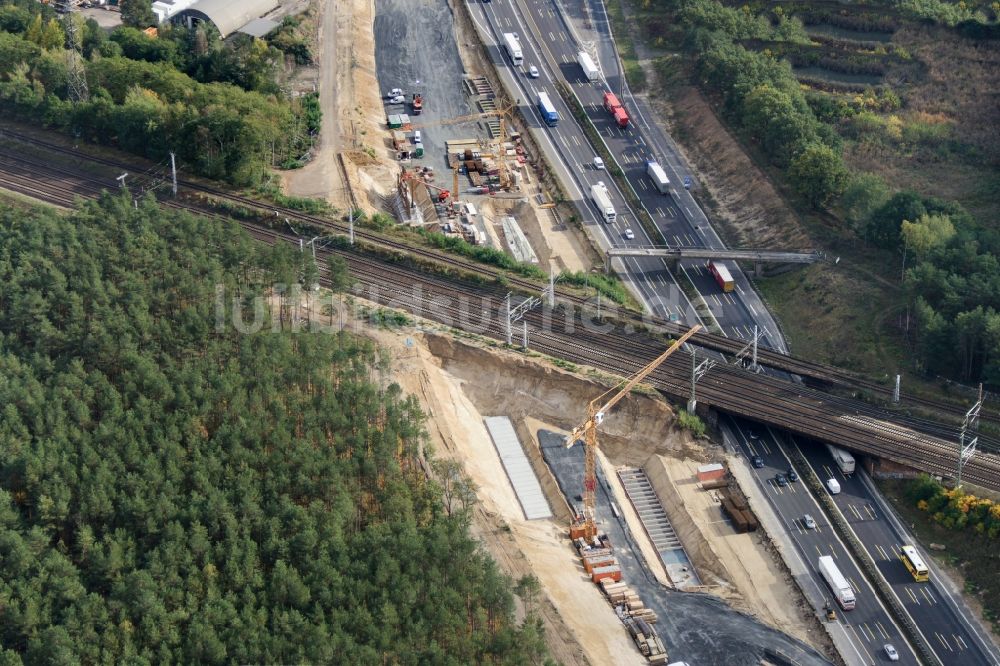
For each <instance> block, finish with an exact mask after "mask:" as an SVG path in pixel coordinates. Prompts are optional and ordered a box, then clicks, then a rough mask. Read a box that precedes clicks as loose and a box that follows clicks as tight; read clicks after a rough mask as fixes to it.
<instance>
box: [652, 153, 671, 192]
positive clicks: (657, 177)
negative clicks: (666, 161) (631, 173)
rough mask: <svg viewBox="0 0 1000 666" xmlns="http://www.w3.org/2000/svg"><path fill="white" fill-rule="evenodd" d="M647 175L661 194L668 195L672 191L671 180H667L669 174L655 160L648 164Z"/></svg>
mask: <svg viewBox="0 0 1000 666" xmlns="http://www.w3.org/2000/svg"><path fill="white" fill-rule="evenodd" d="M646 175H647V176H649V179H650V180H651V181H653V185H655V186H656V189H657V190H659V191H660V194H667V193H668V192H669V191H670V179H669V178H667V172H666V171H664V170H663V167H661V166H660V165H659V164H658V163H657V162H654V161H653V160H650V161H648V162H646Z"/></svg>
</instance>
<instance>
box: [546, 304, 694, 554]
mask: <svg viewBox="0 0 1000 666" xmlns="http://www.w3.org/2000/svg"><path fill="white" fill-rule="evenodd" d="M701 328H702V327H701V325H700V324H696V325H695V326H692V327H691V329H690V330H688V332H687V333H685V334H684V335H682V336H681V337H680V338H678V339H677V340H676V341H675V342H674V343H673V344H672V345H670V347H668V348H667V350H666V351H665V352H663V353H662V354H660V355H659V356H658V357H657V358H656V359H654V360H653V361H652V362H651V363H649V365H647V366H646V367H644V368H642V369H641V370H639V372H637V373H635V375H633V376H632V378H631V379H628V380H625V381H624V382H623V383H622V384H619V386H616V387H615V388H612V389H608V390H607V391H605V392H604V393H602V394H601V395H599V396H597V397H596V398H594V399H593V400H591V401H590V404H588V405H587V420H586V421H584V422H583V423H582V424H581V425H579V426H577V427H576V428H573V431H572V432H571V433H570V434H569V437H567V438H566V448H570V447H572V446H573V445H574V444H575V443H576V442H577V441H578V440H580V439H582V440H583V445H584V456H583V459H584V468H583V513H582V514H580V515H577V516H575V517H574V519H573V524H572V525H570V528H569V536H570V538H571V539H579V538H581V537H582V538H584V539H586V540H587V541H588V542H589V541H591V540H592V539H593V538H594V537H595V536H597V521H596V519H595V515H594V506H595V499H596V497H595V493H596V491H597V426H599V425H601V423H603V422H604V417H605V416H606V415H607V413H608V411H610V410H611V408H613V407H614V406H615V405H617V404H618V402H619V401H621V399H622V398H624V397H625V396H626V395H628V393H629V391H631V390H632V389H634V388H635V387H636V386H637V385H638V384H639V382H641V381H642V380H643V379H645V378H646V377H647V376H648V375H649V374H650V373H651V372H653V370H656V368H658V367H659V366H660V364H661V363H663V362H664V361H665V360H667V357H669V356H670V355H671V354H673V353H674V352H675V351H677V350H678V349H680V347H681V345H683V344H684V343H685V342H687V340H688V338H690V337H691V336H692V335H694V334H695V333H697V332H698V331H699V330H700V329H701ZM619 387H620V388H619ZM611 393H614V395H612V396H611V397H610V398H607V400H606V401H605V397H606V396H607V395H609V394H611ZM602 401H604V404H601V402H602Z"/></svg>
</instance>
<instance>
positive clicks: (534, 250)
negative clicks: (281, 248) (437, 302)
mask: <svg viewBox="0 0 1000 666" xmlns="http://www.w3.org/2000/svg"><path fill="white" fill-rule="evenodd" d="M354 9H355V13H354V15H353V16H352V17H345V16H338V17H337V18H336V22H332V20H331V23H330V24H329V25H330V29H331V33H330V34H331V37H330V38H329V41H328V44H336V49H337V51H338V52H340V42H337V41H336V40H337V39H344V38H345V37H346V36H347V35H351V40H352V42H353V51H352V52H351V58H353V59H354V60H355V61H357V63H358V65H357V66H355V67H352V68H350V69H349V70H348V71H342V70H341V71H337V72H336V74H335V78H334V79H333V80H336V81H337V84H336V85H337V87H338V89H341V90H346V91H353V92H354V93H355V94H354V95H353V96H352V97H351V101H350V102H347V104H349V105H350V106H346V107H345V105H344V104H343V102H345V101H346V100H341V99H340V98H339V97H337V98H335V101H336V103H337V105H338V108H339V109H340V111H339V113H338V119H337V120H338V122H337V126H336V127H337V129H338V130H339V142H338V144H339V145H338V146H337V148H340V149H342V150H341V152H340V159H341V160H342V161H343V163H344V165H345V167H346V168H345V170H344V172H345V173H344V177H345V179H346V180H347V181H348V183H349V185H348V187H347V189H350V190H351V191H353V196H354V197H356V199H355V200H356V202H357V204H358V205H359V206H360V207H361V208H363V209H365V210H368V211H371V212H375V211H379V210H382V211H389V212H391V213H392V215H393V216H394V217H395V218H396V219H397V221H398V222H399V223H400V224H403V225H409V226H412V227H416V228H421V229H426V230H428V231H435V232H440V233H443V234H446V235H451V236H455V237H461V238H463V239H464V240H466V241H467V242H469V243H471V244H475V245H482V246H486V247H491V248H495V249H498V250H501V251H505V252H507V253H509V254H511V256H512V257H514V258H515V259H517V260H519V261H522V262H527V263H533V264H538V265H539V266H540V267H541V268H543V269H544V270H554V271H557V272H558V271H559V270H564V269H568V270H574V271H578V270H588V269H590V268H591V267H592V266H594V265H595V264H596V263H597V262H599V261H600V260H601V258H600V256H599V255H598V254H597V253H595V252H593V251H592V250H590V249H589V248H588V245H589V243H588V242H587V241H586V240H585V239H582V238H578V237H577V236H576V232H575V231H574V230H573V229H572V228H571V227H570V226H568V225H567V224H566V222H565V220H563V219H561V218H560V211H559V210H558V209H557V207H556V206H555V205H554V202H553V201H552V198H551V194H550V192H551V191H552V188H551V182H550V181H549V179H550V178H551V175H550V174H548V173H546V168H545V163H544V160H542V159H540V155H539V154H538V153H537V147H536V146H535V145H534V143H533V141H532V139H531V137H530V135H528V134H527V133H526V132H524V131H523V129H524V128H522V127H519V123H520V120H519V118H518V116H517V115H516V114H515V113H514V107H515V106H516V105H517V102H518V101H519V100H511V99H509V98H507V96H506V95H505V93H504V92H503V91H502V90H500V89H498V88H499V86H498V84H497V83H496V82H495V80H494V79H493V78H492V74H493V72H492V71H491V68H490V67H489V64H488V59H486V58H485V57H484V54H483V53H482V52H481V51H480V50H477V49H475V48H469V44H470V43H472V40H473V37H472V31H471V26H469V25H467V24H466V23H465V22H464V18H463V16H462V15H461V14H460V13H455V12H454V11H453V9H452V8H451V7H450V6H449V4H448V2H447V0H432V1H430V2H426V3H423V4H422V7H421V12H412V11H411V8H410V6H409V4H408V3H406V2H404V1H403V0H376V1H375V2H374V3H369V2H367V1H365V0H356V1H355V2H354ZM366 21H372V23H370V24H369V25H373V26H374V27H373V32H372V34H371V35H370V36H369V37H368V39H364V32H365V30H364V28H363V26H364V25H365V22H366ZM324 22H326V21H324ZM455 26H457V28H458V40H457V41H458V45H460V46H461V48H458V47H457V46H456V40H454V39H451V38H450V35H445V33H446V32H448V33H450V32H451V30H452V29H453V28H454V27H455ZM358 32H360V33H362V34H361V35H360V36H359V35H358V34H357V33H358ZM413 34H420V35H421V43H416V42H414V40H412V39H409V38H408V36H409V35H413ZM446 37H448V38H446ZM369 40H370V41H369ZM428 40H429V41H430V42H436V43H439V44H440V45H441V48H440V49H433V50H429V49H426V48H424V46H422V43H423V42H426V41H428ZM369 47H370V48H371V51H370V52H369V51H366V48H369ZM368 58H371V60H367V59H368ZM366 64H371V65H373V68H372V69H369V68H368V67H367V66H366ZM372 73H374V74H375V75H374V76H372ZM324 76H331V77H333V76H334V75H331V74H325V75H324ZM373 155H374V156H373ZM321 166H322V164H317V165H316V166H315V167H313V169H314V170H315V171H314V173H313V174H310V172H309V170H308V169H309V168H307V170H304V173H300V174H296V177H297V178H300V179H301V180H300V181H299V182H298V183H295V182H292V183H291V184H290V186H289V189H290V191H293V192H295V191H298V192H300V193H310V194H312V193H314V192H315V191H316V189H315V187H316V186H315V183H314V181H315V173H319V171H318V170H319V169H320V168H321ZM323 175H332V174H326V173H325V172H324V173H323ZM303 176H304V178H303ZM310 179H312V180H310ZM307 183H308V184H307ZM297 188H298V189H297ZM343 191H344V190H342V189H338V187H337V185H336V184H333V185H332V186H330V193H331V194H330V196H331V198H332V199H334V200H336V199H337V197H338V196H342V193H343ZM421 329H423V332H422V333H417V334H413V333H410V332H405V333H393V332H389V331H381V330H375V329H370V328H364V327H363V328H362V332H363V333H364V334H365V335H369V336H372V337H374V338H376V339H377V340H378V342H379V344H380V345H383V346H386V347H388V348H389V349H390V350H394V351H395V353H394V358H395V361H394V364H393V365H394V367H393V372H392V374H393V378H394V380H395V381H397V382H398V383H399V384H400V385H401V386H402V387H403V388H404V390H406V391H407V392H410V393H412V394H413V395H415V396H417V398H418V399H419V400H420V401H421V404H422V406H423V408H424V410H425V411H426V412H427V413H428V414H430V415H431V431H432V441H433V443H434V445H435V448H436V450H437V455H438V456H440V457H445V458H455V459H457V460H459V461H460V462H461V463H462V464H463V466H464V469H465V470H466V473H467V474H468V475H469V477H470V478H471V479H472V481H473V482H475V484H476V485H477V487H478V488H479V492H478V496H479V505H478V506H477V509H476V512H475V514H476V520H475V524H474V530H475V531H476V532H477V534H478V536H479V537H480V538H481V539H482V541H483V544H484V547H485V548H486V549H487V550H488V551H489V552H490V553H491V555H492V556H493V557H494V558H495V559H496V560H497V561H498V563H499V564H500V565H501V567H502V568H503V569H504V570H505V571H506V572H507V573H508V574H509V575H510V576H511V577H512V578H514V579H515V580H516V579H518V578H519V577H521V576H523V575H525V574H531V575H533V576H535V577H537V578H538V580H539V582H540V583H541V585H542V589H543V596H544V600H543V603H542V607H541V608H540V609H539V610H538V612H539V615H540V616H541V617H542V619H543V622H544V624H545V627H546V636H547V642H548V643H549V645H550V649H551V650H552V653H553V656H554V657H555V658H556V659H557V660H558V661H560V662H561V663H564V664H597V663H615V664H641V663H657V664H665V663H670V662H675V661H678V659H679V658H680V657H679V658H677V659H675V658H673V657H672V656H671V655H674V656H677V655H681V656H682V657H683V658H684V659H685V660H687V661H688V663H690V664H692V666H694V665H696V664H714V663H727V664H741V663H745V664H759V663H799V664H825V663H829V662H828V659H829V655H830V654H832V650H831V649H830V646H829V642H828V639H827V638H826V636H825V634H824V632H823V630H822V627H821V625H820V623H819V621H818V620H817V618H815V617H814V616H812V615H811V614H810V613H809V612H808V610H807V609H806V605H805V603H804V602H803V600H802V599H801V597H800V595H799V594H798V592H797V590H796V589H795V587H794V585H793V584H792V581H791V576H790V575H789V574H788V572H787V571H786V570H785V569H784V566H783V564H782V562H781V560H780V558H779V557H777V556H776V554H775V552H774V550H773V547H771V546H770V545H769V544H768V543H767V540H766V538H765V537H764V536H763V535H762V531H759V530H758V531H754V529H755V528H756V525H757V523H756V519H755V517H754V513H753V511H752V510H751V509H750V507H749V505H748V504H749V502H748V501H747V499H745V498H744V495H743V493H742V491H740V490H739V487H738V484H737V483H736V480H735V478H734V476H733V475H732V474H731V473H729V471H728V468H729V460H730V458H731V457H732V454H731V453H729V452H727V451H726V450H725V449H723V448H721V447H718V446H716V445H713V444H711V443H708V442H700V441H695V440H692V439H691V438H690V437H689V436H686V435H684V434H683V433H682V432H681V431H679V430H677V429H675V428H674V426H673V425H672V423H673V420H674V419H673V415H672V410H671V409H670V408H669V407H668V406H667V405H666V403H664V402H663V401H662V400H661V399H654V398H651V397H642V396H640V395H639V394H637V393H635V392H634V391H631V389H632V388H634V387H636V386H641V380H642V377H643V376H645V373H646V372H649V371H651V370H652V369H653V368H655V367H656V364H655V363H654V364H652V365H651V366H649V367H648V368H646V369H645V370H644V372H640V373H639V374H638V375H636V376H635V377H633V378H631V380H630V381H629V382H627V383H620V382H619V381H618V380H615V379H614V378H605V379H604V380H603V381H600V380H595V379H592V378H591V379H583V378H581V377H580V376H579V374H574V373H570V372H565V371H562V370H559V369H557V368H554V367H553V366H552V365H551V364H549V363H544V362H535V361H530V360H528V359H523V358H522V359H520V360H518V359H517V358H511V357H505V355H504V354H503V353H500V352H496V351H491V350H489V349H486V348H483V347H482V346H481V345H480V344H478V343H475V342H473V341H470V342H458V341H456V340H454V339H452V338H450V337H449V336H447V335H445V334H442V333H438V332H434V331H433V330H432V329H433V327H428V326H425V325H422V326H421ZM680 344H682V341H681V342H677V343H675V344H674V345H673V346H671V347H669V349H668V350H666V352H665V354H664V355H663V356H662V357H661V359H659V360H662V359H664V358H666V357H667V356H668V355H669V354H672V353H674V351H675V350H676V349H677V348H678V345H680ZM487 377H488V378H489V379H488V380H485V379H484V378H487ZM602 394H603V395H602ZM597 396H600V397H597ZM605 417H607V418H608V421H607V423H604V424H603V425H601V424H602V422H603V421H604V418H605ZM581 424H582V425H581ZM578 425H579V428H577V429H576V430H575V431H574V430H573V428H574V426H578ZM598 430H600V434H598ZM571 432H572V433H573V434H571ZM598 437H599V438H600V445H599V446H598V443H597V442H598ZM567 444H573V446H570V447H567ZM713 464H714V465H715V466H713ZM706 465H707V466H708V467H710V468H711V470H709V471H703V472H702V474H701V475H702V476H703V477H704V482H702V481H699V480H698V479H699V472H698V468H700V467H705V466H706ZM720 470H721V473H720ZM737 507H740V508H737ZM751 524H752V525H753V527H750V525H751ZM824 655H826V656H824Z"/></svg>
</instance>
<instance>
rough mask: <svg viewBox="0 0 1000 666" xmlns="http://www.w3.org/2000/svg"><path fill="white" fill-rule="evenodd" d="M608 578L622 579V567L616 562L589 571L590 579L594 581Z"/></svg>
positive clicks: (597, 581)
mask: <svg viewBox="0 0 1000 666" xmlns="http://www.w3.org/2000/svg"><path fill="white" fill-rule="evenodd" d="M606 578H610V579H611V580H613V581H619V580H621V579H622V569H621V567H619V566H618V565H617V564H615V565H612V566H608V567H597V568H596V569H594V570H593V571H592V572H591V573H590V579H591V580H592V581H594V582H595V583H600V582H601V581H602V580H604V579H606Z"/></svg>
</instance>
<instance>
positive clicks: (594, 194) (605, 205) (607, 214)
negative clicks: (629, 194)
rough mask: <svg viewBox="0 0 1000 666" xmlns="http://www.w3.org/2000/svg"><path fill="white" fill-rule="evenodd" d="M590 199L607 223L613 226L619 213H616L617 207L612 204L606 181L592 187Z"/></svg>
mask: <svg viewBox="0 0 1000 666" xmlns="http://www.w3.org/2000/svg"><path fill="white" fill-rule="evenodd" d="M590 198H591V199H592V200H593V201H594V205H595V206H597V210H599V211H601V215H602V216H603V217H604V221H605V222H607V223H608V224H611V223H612V222H614V221H615V219H616V218H617V217H618V213H616V212H615V207H614V206H613V205H612V204H611V196H610V195H609V194H608V188H607V186H606V185H605V184H604V181H600V182H598V183H597V184H596V185H592V186H591V188H590Z"/></svg>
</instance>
